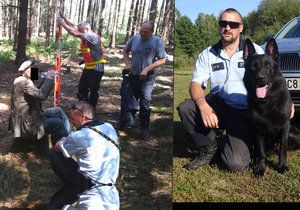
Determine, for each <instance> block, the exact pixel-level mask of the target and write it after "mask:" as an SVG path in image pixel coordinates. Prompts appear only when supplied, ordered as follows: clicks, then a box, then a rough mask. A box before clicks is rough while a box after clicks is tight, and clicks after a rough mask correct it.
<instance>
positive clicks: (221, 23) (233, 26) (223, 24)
mask: <svg viewBox="0 0 300 210" xmlns="http://www.w3.org/2000/svg"><path fill="white" fill-rule="evenodd" d="M227 25H229V27H230V28H231V29H237V28H238V27H240V25H241V23H238V22H233V21H226V20H220V21H219V26H221V27H222V28H226V27H227Z"/></svg>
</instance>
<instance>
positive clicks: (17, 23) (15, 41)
mask: <svg viewBox="0 0 300 210" xmlns="http://www.w3.org/2000/svg"><path fill="white" fill-rule="evenodd" d="M16 4H17V7H18V8H19V4H20V2H19V1H17V2H16ZM19 14H20V11H19V9H17V10H16V17H19ZM14 22H15V24H14V26H15V28H16V29H17V28H19V21H18V19H17V18H16V19H15V21H14ZM17 43H18V30H15V33H14V46H13V51H17Z"/></svg>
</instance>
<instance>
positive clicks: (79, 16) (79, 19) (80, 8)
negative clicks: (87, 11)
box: [77, 0, 84, 23]
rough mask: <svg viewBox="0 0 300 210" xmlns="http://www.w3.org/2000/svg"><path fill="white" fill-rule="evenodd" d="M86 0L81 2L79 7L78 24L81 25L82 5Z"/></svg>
mask: <svg viewBox="0 0 300 210" xmlns="http://www.w3.org/2000/svg"><path fill="white" fill-rule="evenodd" d="M83 1H84V0H80V2H79V7H78V19H77V22H78V23H79V22H80V21H81V10H82V4H83Z"/></svg>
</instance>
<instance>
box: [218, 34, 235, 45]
mask: <svg viewBox="0 0 300 210" xmlns="http://www.w3.org/2000/svg"><path fill="white" fill-rule="evenodd" d="M237 38H238V37H233V34H232V33H231V32H227V31H224V32H223V33H222V34H221V39H222V42H223V43H224V44H227V45H228V44H232V43H234V42H235V41H236V40H237Z"/></svg>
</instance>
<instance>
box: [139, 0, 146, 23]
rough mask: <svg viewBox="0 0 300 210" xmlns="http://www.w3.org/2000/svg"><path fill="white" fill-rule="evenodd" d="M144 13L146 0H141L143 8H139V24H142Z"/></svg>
mask: <svg viewBox="0 0 300 210" xmlns="http://www.w3.org/2000/svg"><path fill="white" fill-rule="evenodd" d="M145 11H147V10H146V0H143V6H142V8H141V17H140V23H142V22H144V17H145Z"/></svg>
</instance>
